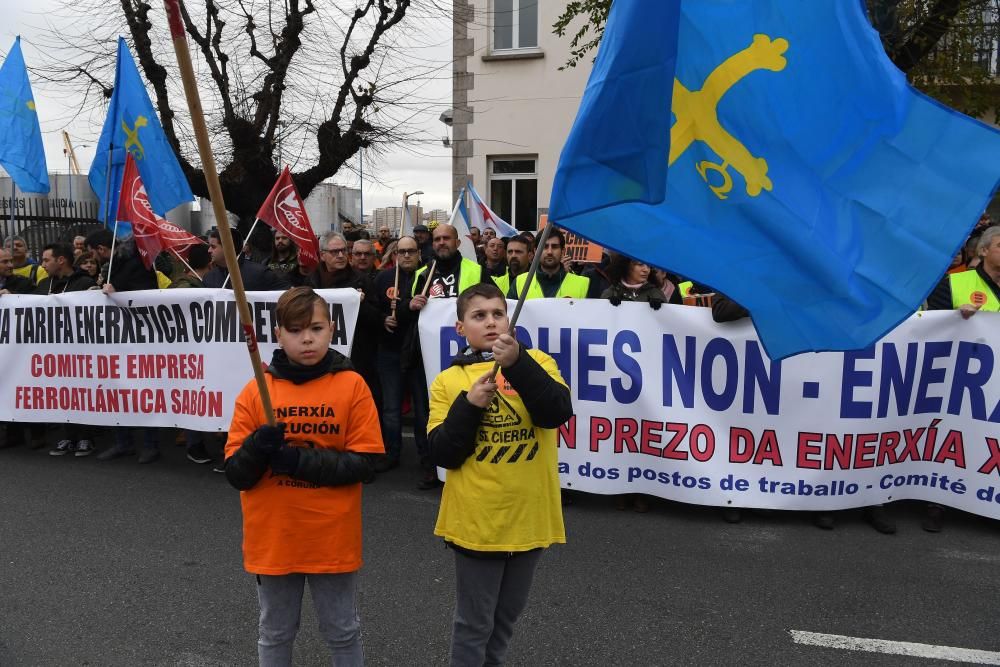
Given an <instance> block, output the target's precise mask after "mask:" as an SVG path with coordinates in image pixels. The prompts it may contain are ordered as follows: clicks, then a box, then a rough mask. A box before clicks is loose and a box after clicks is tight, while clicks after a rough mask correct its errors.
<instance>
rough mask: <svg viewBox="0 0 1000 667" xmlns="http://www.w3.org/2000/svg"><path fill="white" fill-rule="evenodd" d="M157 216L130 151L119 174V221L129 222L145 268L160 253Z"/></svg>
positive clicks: (149, 266) (161, 247) (151, 263)
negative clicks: (121, 172)
mask: <svg viewBox="0 0 1000 667" xmlns="http://www.w3.org/2000/svg"><path fill="white" fill-rule="evenodd" d="M158 217H159V216H157V215H156V214H155V213H153V207H152V206H150V204H149V197H147V196H146V186H144V185H143V184H142V177H141V176H140V175H139V168H138V167H136V165H135V160H134V159H133V158H132V154H131V153H129V154H128V156H127V157H126V158H125V172H124V174H123V175H122V191H121V196H119V198H118V220H121V221H122V222H130V223H132V236H133V237H134V238H135V247H136V250H138V251H139V257H141V258H142V263H143V264H145V265H146V268H147V269H152V268H153V261H154V260H155V259H156V258H157V256H158V255H159V254H160V253H161V252H163V244H162V243H161V241H160V230H159V227H158V226H157V224H156V219H157V218H158Z"/></svg>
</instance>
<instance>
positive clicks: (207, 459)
mask: <svg viewBox="0 0 1000 667" xmlns="http://www.w3.org/2000/svg"><path fill="white" fill-rule="evenodd" d="M187 459H188V461H190V462H191V463H198V464H204V463H211V462H212V457H211V456H209V455H208V452H207V451H205V445H204V444H203V443H200V442H198V443H195V444H193V445H191V446H190V447H188V450H187Z"/></svg>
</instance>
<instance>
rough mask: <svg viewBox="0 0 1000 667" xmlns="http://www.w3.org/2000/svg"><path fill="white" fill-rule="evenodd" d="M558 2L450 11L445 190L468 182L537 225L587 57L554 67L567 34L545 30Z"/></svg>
mask: <svg viewBox="0 0 1000 667" xmlns="http://www.w3.org/2000/svg"><path fill="white" fill-rule="evenodd" d="M563 9H565V3H563V2H539V0H472V1H471V2H470V3H468V4H466V3H465V2H458V3H456V5H455V15H454V26H453V27H454V31H453V32H454V47H453V49H454V52H453V55H454V64H453V78H452V86H453V90H452V107H453V109H452V119H451V120H452V190H453V194H454V196H456V197H457V196H458V192H459V191H460V190H461V188H462V187H463V186H464V185H465V183H466V181H467V180H468V181H471V182H472V184H473V185H474V186H475V188H476V190H477V191H478V192H479V194H480V195H481V196H482V197H483V199H484V200H486V202H487V203H488V204H489V205H490V208H492V209H493V210H494V211H495V212H496V213H497V214H498V215H500V216H501V217H502V218H504V219H505V220H507V221H508V222H510V223H511V224H513V225H514V226H515V227H517V228H518V229H522V230H530V229H535V228H536V227H537V224H538V216H539V215H540V214H542V213H546V212H547V211H548V206H549V198H550V196H551V194H552V180H553V177H554V176H555V170H556V166H557V165H558V162H559V154H560V152H561V150H562V146H563V143H564V142H565V140H566V137H567V135H568V134H569V130H570V128H571V127H572V125H573V120H574V118H575V117H576V111H577V107H578V106H579V104H580V98H581V96H582V95H583V90H584V88H585V87H586V85H587V77H588V76H589V75H590V69H591V60H590V58H589V57H588V58H585V59H584V60H583V61H582V62H581V63H580V64H579V65H577V67H575V68H570V69H566V70H563V71H560V69H559V68H560V67H562V66H563V65H564V64H565V63H566V60H567V59H568V58H569V38H568V37H566V38H563V37H557V36H556V35H554V34H553V33H552V24H553V23H555V21H556V18H558V16H559V14H560V13H561V12H562V11H563Z"/></svg>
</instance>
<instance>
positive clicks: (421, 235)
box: [413, 225, 434, 264]
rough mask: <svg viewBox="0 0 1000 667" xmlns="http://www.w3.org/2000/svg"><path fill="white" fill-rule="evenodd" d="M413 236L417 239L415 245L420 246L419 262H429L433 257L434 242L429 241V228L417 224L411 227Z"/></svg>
mask: <svg viewBox="0 0 1000 667" xmlns="http://www.w3.org/2000/svg"><path fill="white" fill-rule="evenodd" d="M413 238H415V239H416V240H417V247H418V248H420V263H421V264H430V263H431V260H433V259H434V244H433V243H432V242H431V230H430V229H428V228H427V225H417V226H416V227H414V228H413Z"/></svg>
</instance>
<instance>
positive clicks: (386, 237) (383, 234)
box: [375, 227, 392, 257]
mask: <svg viewBox="0 0 1000 667" xmlns="http://www.w3.org/2000/svg"><path fill="white" fill-rule="evenodd" d="M390 243H392V235H391V234H390V233H389V228H388V227H379V229H378V239H377V240H376V241H375V252H376V253H377V254H378V256H379V257H384V256H385V253H387V252H388V251H389V244H390Z"/></svg>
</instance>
